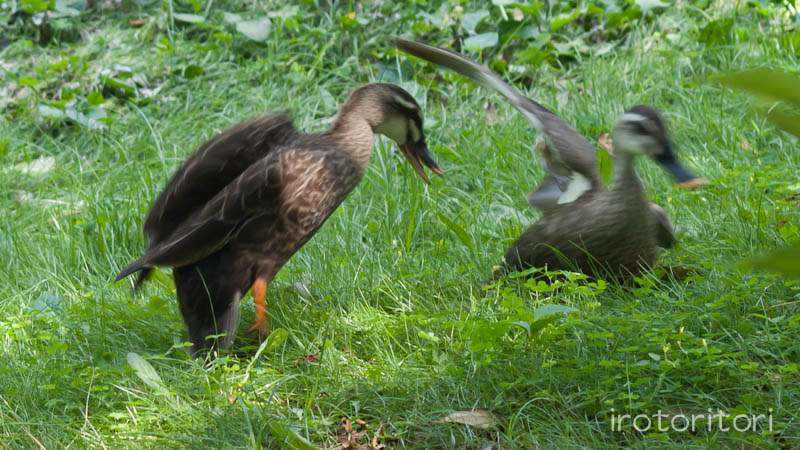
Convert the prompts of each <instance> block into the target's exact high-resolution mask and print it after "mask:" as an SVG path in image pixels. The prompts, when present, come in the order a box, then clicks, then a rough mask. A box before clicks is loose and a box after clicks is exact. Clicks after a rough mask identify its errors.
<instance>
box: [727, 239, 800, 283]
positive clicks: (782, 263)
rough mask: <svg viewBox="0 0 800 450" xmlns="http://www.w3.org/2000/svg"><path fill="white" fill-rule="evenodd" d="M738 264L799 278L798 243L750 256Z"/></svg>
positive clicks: (799, 251)
mask: <svg viewBox="0 0 800 450" xmlns="http://www.w3.org/2000/svg"><path fill="white" fill-rule="evenodd" d="M739 266H740V267H742V268H744V269H749V270H763V271H767V272H777V273H781V274H784V275H786V276H787V277H790V278H800V245H795V246H792V247H783V248H778V249H775V250H771V251H769V252H768V253H764V254H761V255H756V256H752V257H750V258H747V259H745V260H744V261H742V262H740V263H739Z"/></svg>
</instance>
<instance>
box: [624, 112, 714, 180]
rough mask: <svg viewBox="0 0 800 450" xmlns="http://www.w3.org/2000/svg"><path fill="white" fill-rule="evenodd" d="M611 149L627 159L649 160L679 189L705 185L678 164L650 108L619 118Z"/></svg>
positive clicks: (661, 124)
mask: <svg viewBox="0 0 800 450" xmlns="http://www.w3.org/2000/svg"><path fill="white" fill-rule="evenodd" d="M614 149H615V151H618V152H620V153H622V154H624V155H628V156H629V157H632V156H638V155H646V156H649V157H651V158H653V160H654V161H655V162H657V163H658V164H659V165H660V166H661V167H663V168H664V169H665V170H666V171H667V172H669V173H670V175H672V177H673V178H674V179H675V180H676V181H677V182H678V184H679V185H680V186H681V187H684V188H687V189H695V188H698V187H700V186H703V185H704V184H706V181H705V180H704V179H703V178H700V177H698V176H697V175H695V174H693V173H692V172H691V171H689V170H688V169H686V168H685V167H683V166H682V165H681V163H680V162H679V161H678V158H677V156H676V155H675V152H674V151H673V148H672V144H671V142H670V139H669V136H668V134H667V127H666V125H665V124H664V119H662V118H661V114H659V113H658V111H656V110H655V109H653V108H651V107H650V106H647V105H637V106H634V107H633V108H631V109H629V110H628V111H626V112H625V113H624V114H622V115H621V116H619V119H618V120H617V127H616V129H615V130H614Z"/></svg>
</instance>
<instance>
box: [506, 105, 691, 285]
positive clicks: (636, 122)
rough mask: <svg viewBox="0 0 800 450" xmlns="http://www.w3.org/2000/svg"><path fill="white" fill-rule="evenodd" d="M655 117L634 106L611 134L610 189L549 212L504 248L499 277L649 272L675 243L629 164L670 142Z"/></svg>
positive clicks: (624, 276)
mask: <svg viewBox="0 0 800 450" xmlns="http://www.w3.org/2000/svg"><path fill="white" fill-rule="evenodd" d="M664 131H665V127H664V124H663V122H662V119H661V116H660V114H659V113H658V112H657V111H656V110H655V109H654V108H652V107H650V106H647V105H637V106H635V107H633V108H631V109H629V110H628V111H626V112H625V113H624V114H622V115H621V116H620V117H619V118H618V120H617V124H616V127H615V130H614V160H615V161H614V169H615V177H614V184H613V186H612V187H611V188H610V189H609V190H604V189H590V190H588V191H586V192H585V193H583V194H582V195H580V196H579V197H578V198H576V199H575V200H574V201H572V202H570V203H564V204H557V205H555V206H553V207H552V208H550V209H549V210H548V211H547V212H546V213H544V214H543V215H542V217H541V218H540V219H539V220H538V221H537V222H535V223H534V224H533V225H531V226H530V227H528V228H527V229H526V230H525V231H524V232H523V233H522V235H520V236H519V237H518V238H517V239H516V240H514V242H513V243H512V244H511V245H510V246H509V247H508V249H507V250H506V252H505V255H504V257H503V261H502V264H501V265H500V266H499V267H500V268H502V269H503V270H501V271H499V272H498V275H500V274H504V273H507V272H510V271H513V270H520V271H521V270H527V269H530V268H541V267H546V268H547V270H550V271H554V270H568V271H579V272H583V273H586V274H591V275H594V276H598V277H601V278H607V279H612V280H617V281H621V282H626V281H629V280H631V279H632V277H634V276H636V275H638V274H640V273H641V272H642V271H644V270H646V269H647V268H649V267H653V265H654V263H655V260H656V257H657V254H658V247H666V248H668V247H671V246H672V245H673V243H674V242H675V234H674V227H673V225H672V222H671V220H670V218H669V216H668V215H667V213H666V212H665V211H664V209H663V208H661V207H660V206H659V205H657V204H655V203H652V202H650V201H649V200H648V198H647V194H646V192H645V189H644V186H643V184H642V182H641V180H640V179H639V177H638V175H637V174H636V170H635V168H634V165H633V163H634V160H635V158H636V157H638V156H642V155H646V156H650V157H654V158H657V157H658V155H659V154H660V153H663V152H665V151H666V150H665V148H664V147H665V146H667V145H669V144H668V143H667V142H668V141H667V140H666V139H665V135H664Z"/></svg>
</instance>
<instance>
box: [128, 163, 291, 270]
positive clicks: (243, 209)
mask: <svg viewBox="0 0 800 450" xmlns="http://www.w3.org/2000/svg"><path fill="white" fill-rule="evenodd" d="M280 159H281V158H280V151H275V152H274V153H272V154H270V155H267V156H266V157H265V158H262V159H261V160H259V161H257V162H255V163H254V164H251V165H250V167H248V168H247V170H245V171H244V173H242V174H241V175H239V177H238V178H236V179H235V180H234V181H232V182H231V183H229V184H228V185H227V186H225V187H224V188H223V189H222V190H220V191H219V192H218V193H217V194H216V195H215V196H214V197H213V198H212V199H211V200H209V201H207V202H206V203H205V204H204V205H203V206H202V208H201V209H199V210H197V211H195V212H194V214H192V215H190V216H189V217H188V218H186V220H184V221H183V222H181V223H180V224H178V225H177V226H176V227H175V229H174V230H173V231H172V233H170V235H169V236H168V237H166V238H164V239H162V240H161V241H159V242H157V243H156V244H155V245H154V246H151V247H150V248H149V249H148V250H147V253H146V254H145V257H144V259H145V264H146V265H159V266H174V267H179V266H184V265H187V264H192V263H194V262H197V261H199V260H200V259H202V258H205V257H206V256H208V255H210V254H212V253H214V252H215V251H217V250H219V249H220V248H222V247H224V246H225V245H226V244H227V243H228V242H230V240H231V239H232V238H233V237H234V236H235V235H236V233H237V232H238V231H239V230H240V229H241V227H242V226H244V225H245V224H246V223H247V222H248V221H250V220H252V219H254V218H264V217H265V216H270V215H277V214H278V211H279V208H280V190H281V186H282V180H281V172H282V170H281V167H280Z"/></svg>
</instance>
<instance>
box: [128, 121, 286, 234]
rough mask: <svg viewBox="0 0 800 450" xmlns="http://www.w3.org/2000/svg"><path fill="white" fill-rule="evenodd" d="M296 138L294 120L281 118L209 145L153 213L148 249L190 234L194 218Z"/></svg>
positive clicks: (230, 132)
mask: <svg viewBox="0 0 800 450" xmlns="http://www.w3.org/2000/svg"><path fill="white" fill-rule="evenodd" d="M296 133H297V130H296V129H295V127H294V124H293V123H292V120H291V118H290V117H288V116H287V115H284V114H277V115H271V116H265V117H260V118H256V119H251V120H247V121H245V122H242V123H240V124H238V125H236V126H233V127H231V128H228V129H227V130H225V131H223V132H222V133H220V134H218V135H217V136H215V137H214V138H212V139H211V140H209V141H208V142H206V143H205V144H203V145H202V146H201V147H200V148H199V149H197V151H196V152H195V153H194V155H192V156H191V157H190V158H189V159H188V160H186V162H185V163H184V164H183V166H181V168H180V169H178V171H177V172H176V173H175V175H174V176H173V177H172V179H171V180H170V181H169V183H167V186H166V187H165V188H164V191H163V192H162V193H161V195H159V196H158V198H157V199H156V201H155V202H154V203H153V206H152V208H151V209H150V212H149V213H148V214H147V217H146V218H145V221H144V225H143V226H142V229H143V231H144V233H145V234H146V235H147V238H148V241H149V244H148V249H150V248H152V247H154V246H158V245H159V244H160V243H161V241H162V240H164V239H167V238H168V237H170V236H172V235H173V234H174V233H175V231H176V229H177V228H178V227H182V228H184V231H185V226H186V224H185V222H186V221H187V220H188V219H189V217H190V216H192V215H193V214H195V213H197V211H198V210H199V209H202V208H204V205H206V206H208V205H207V204H208V203H209V202H210V201H211V200H212V199H215V198H217V197H218V194H220V193H221V191H223V189H227V187H228V185H229V184H230V183H231V182H233V181H234V180H236V179H237V178H239V177H240V176H241V175H242V174H243V173H244V172H245V171H246V170H247V169H248V168H250V167H251V166H252V165H253V164H254V163H256V162H257V161H259V160H261V159H263V158H264V157H265V156H267V155H268V154H269V153H270V152H271V151H272V150H273V149H274V148H276V147H278V146H280V145H282V144H283V143H284V142H286V141H287V140H288V139H290V138H292V137H293V136H294V135H295V134H296ZM228 195H230V192H228Z"/></svg>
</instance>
